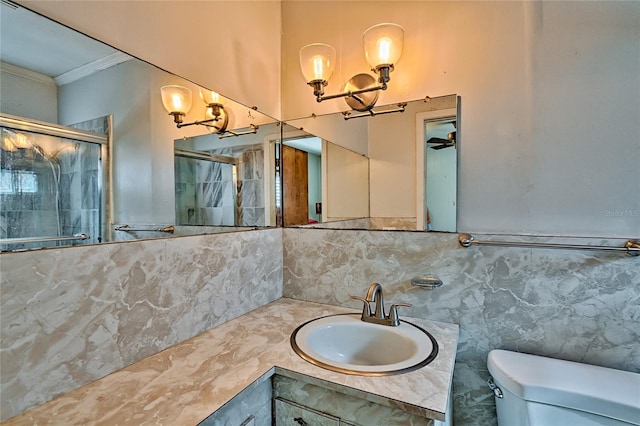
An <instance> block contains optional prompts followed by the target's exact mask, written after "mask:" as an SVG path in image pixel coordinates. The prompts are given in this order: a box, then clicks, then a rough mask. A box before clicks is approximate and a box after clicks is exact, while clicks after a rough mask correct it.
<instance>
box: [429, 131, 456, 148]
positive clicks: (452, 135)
mask: <svg viewBox="0 0 640 426" xmlns="http://www.w3.org/2000/svg"><path fill="white" fill-rule="evenodd" d="M427 144H436V146H430V147H429V148H431V149H435V150H439V149H444V148H449V147H450V146H452V147H454V148H455V147H456V131H455V130H454V131H453V132H449V133H448V134H447V138H446V139H444V138H435V137H434V138H430V139H429V140H427Z"/></svg>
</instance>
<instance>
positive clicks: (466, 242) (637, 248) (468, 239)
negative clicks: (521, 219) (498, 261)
mask: <svg viewBox="0 0 640 426" xmlns="http://www.w3.org/2000/svg"><path fill="white" fill-rule="evenodd" d="M458 243H460V245H461V246H462V247H470V246H472V245H482V246H503V247H531V248H545V249H567V250H603V251H624V252H626V253H627V254H629V255H631V256H638V255H640V241H634V240H629V241H627V242H626V243H625V244H624V246H622V247H614V246H594V245H581V244H551V243H528V242H523V241H495V240H483V241H478V240H476V239H475V238H474V237H473V235H471V234H460V235H459V236H458Z"/></svg>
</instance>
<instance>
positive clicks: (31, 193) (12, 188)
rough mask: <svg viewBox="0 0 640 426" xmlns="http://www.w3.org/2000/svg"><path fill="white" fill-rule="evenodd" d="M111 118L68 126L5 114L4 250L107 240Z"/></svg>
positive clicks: (0, 240) (0, 220) (0, 187)
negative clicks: (108, 154)
mask: <svg viewBox="0 0 640 426" xmlns="http://www.w3.org/2000/svg"><path fill="white" fill-rule="evenodd" d="M109 121H110V120H109V117H104V118H102V119H97V120H91V121H89V122H86V123H81V124H79V125H77V126H74V127H65V126H59V125H56V124H49V123H44V122H38V121H34V120H28V119H23V118H20V117H15V116H10V115H6V114H2V115H0V132H1V134H0V137H1V143H2V145H1V149H0V162H1V166H2V167H1V179H0V251H15V250H25V249H34V248H45V247H57V246H68V245H76V244H94V243H98V242H101V241H103V240H104V236H105V234H104V233H105V226H104V224H105V223H107V217H106V216H107V214H106V213H107V202H106V201H107V197H106V192H107V191H106V187H107V182H108V179H107V173H106V170H107V168H106V164H105V162H106V159H107V158H108V156H107V153H108V139H109V138H108V132H109V130H108V129H109ZM81 129H91V130H97V131H98V132H100V133H103V134H100V133H94V132H93V131H91V132H90V131H87V130H81Z"/></svg>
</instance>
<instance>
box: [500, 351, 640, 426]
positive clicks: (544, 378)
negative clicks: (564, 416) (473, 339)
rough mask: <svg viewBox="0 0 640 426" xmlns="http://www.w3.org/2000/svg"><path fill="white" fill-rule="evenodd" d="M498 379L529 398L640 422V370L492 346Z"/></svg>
mask: <svg viewBox="0 0 640 426" xmlns="http://www.w3.org/2000/svg"><path fill="white" fill-rule="evenodd" d="M487 367H488V368H489V372H490V373H491V375H492V376H493V379H494V382H495V383H496V384H497V385H498V386H500V387H502V388H503V389H504V388H506V389H507V390H508V391H509V392H511V393H513V394H515V395H516V396H518V397H520V398H523V399H525V400H527V401H532V402H540V403H543V404H549V405H556V406H560V407H567V408H573V409H575V410H580V411H585V412H588V413H593V414H598V415H601V416H605V417H610V418H614V419H618V420H622V421H626V422H629V423H632V424H636V425H640V374H638V373H632V372H629V371H622V370H614V369H611V368H605V367H598V366H594V365H587V364H580V363H577V362H571V361H564V360H559V359H553V358H546V357H541V356H536V355H528V354H522V353H518V352H510V351H505V350H492V351H491V352H489V356H488V358H487Z"/></svg>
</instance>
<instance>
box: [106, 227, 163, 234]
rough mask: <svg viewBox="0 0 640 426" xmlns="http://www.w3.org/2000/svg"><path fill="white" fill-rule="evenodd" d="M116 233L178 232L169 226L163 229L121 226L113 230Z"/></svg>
mask: <svg viewBox="0 0 640 426" xmlns="http://www.w3.org/2000/svg"><path fill="white" fill-rule="evenodd" d="M113 230H114V231H126V232H166V233H169V234H173V232H174V231H175V230H176V228H175V226H173V225H168V226H164V227H162V228H146V229H145V228H132V227H130V226H129V225H121V226H116V227H115V228H113Z"/></svg>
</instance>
